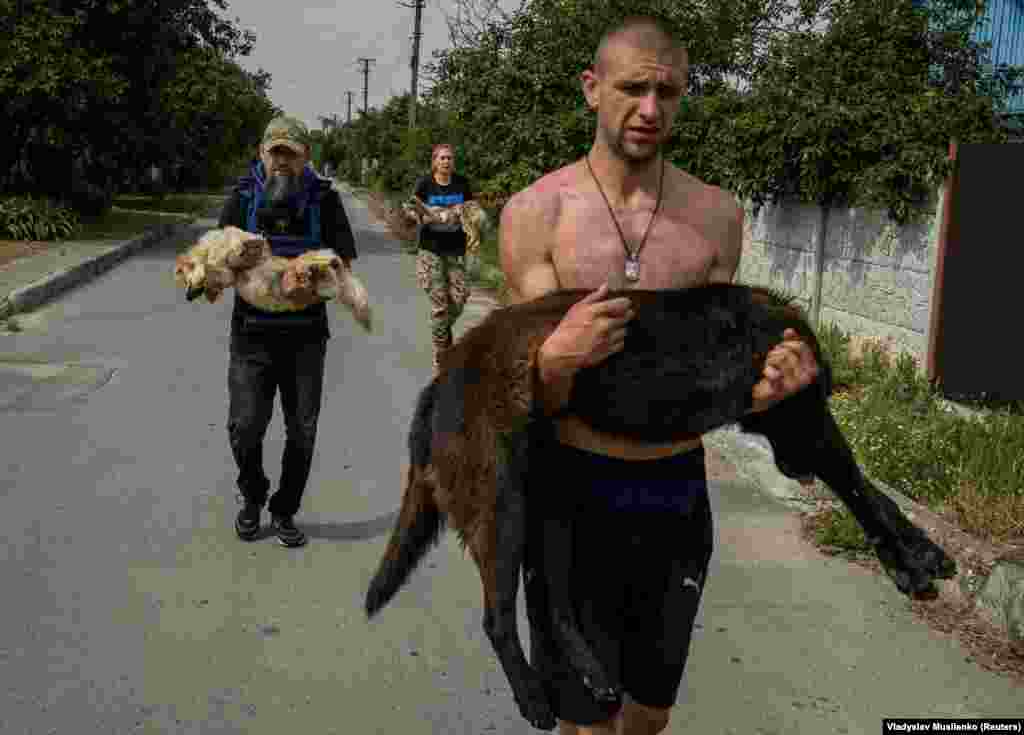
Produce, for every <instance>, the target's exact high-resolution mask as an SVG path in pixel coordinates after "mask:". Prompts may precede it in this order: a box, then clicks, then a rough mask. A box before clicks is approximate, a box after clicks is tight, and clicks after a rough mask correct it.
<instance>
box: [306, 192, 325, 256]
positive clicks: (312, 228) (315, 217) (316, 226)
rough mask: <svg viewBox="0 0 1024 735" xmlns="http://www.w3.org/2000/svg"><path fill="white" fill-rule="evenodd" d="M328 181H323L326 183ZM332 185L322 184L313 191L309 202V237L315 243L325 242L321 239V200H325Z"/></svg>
mask: <svg viewBox="0 0 1024 735" xmlns="http://www.w3.org/2000/svg"><path fill="white" fill-rule="evenodd" d="M324 183H327V182H321V184H324ZM329 188H330V187H329V186H328V187H324V186H323V185H321V186H320V187H318V189H317V191H316V192H314V193H313V196H312V197H311V198H310V202H309V232H308V235H309V239H310V240H312V241H313V242H315V243H320V244H321V245H322V244H323V243H322V242H321V240H320V202H321V201H322V200H323V198H324V195H325V194H326V193H327V190H328V189H329Z"/></svg>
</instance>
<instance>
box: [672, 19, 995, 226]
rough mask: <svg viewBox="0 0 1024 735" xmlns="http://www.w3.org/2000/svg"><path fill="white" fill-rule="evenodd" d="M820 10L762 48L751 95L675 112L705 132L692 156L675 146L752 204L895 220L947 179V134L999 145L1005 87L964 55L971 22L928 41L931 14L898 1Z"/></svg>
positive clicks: (977, 58)
mask: <svg viewBox="0 0 1024 735" xmlns="http://www.w3.org/2000/svg"><path fill="white" fill-rule="evenodd" d="M825 12H826V16H827V20H828V23H827V27H826V28H825V29H824V30H823V31H821V32H813V31H804V32H799V33H789V34H786V35H784V36H780V37H779V38H777V39H776V40H775V41H774V42H773V43H772V44H771V45H770V46H769V50H768V53H767V55H766V58H764V59H763V60H762V62H761V65H760V68H759V70H758V73H757V75H756V77H755V80H754V84H753V86H752V88H751V91H750V93H749V94H747V95H734V96H732V97H731V98H727V97H719V99H717V100H714V101H709V100H701V102H700V104H699V105H698V107H699V108H701V109H700V110H699V111H695V112H694V113H693V114H689V115H684V116H683V119H682V120H681V121H680V128H681V129H684V130H685V129H686V128H687V127H688V126H690V125H694V126H696V127H697V128H698V129H701V127H702V126H703V128H704V129H706V133H707V134H706V136H705V137H704V138H703V139H702V142H701V157H700V158H698V159H696V160H695V157H693V156H691V155H689V154H688V152H687V149H686V146H683V145H680V146H678V147H676V149H675V153H676V155H677V157H678V158H680V159H683V160H687V159H689V160H688V161H687V162H688V163H689V164H690V168H691V170H694V172H695V173H697V175H701V174H704V175H705V176H706V177H707V178H708V179H710V180H713V181H714V182H715V183H720V184H722V185H724V186H726V187H727V188H729V189H731V190H732V191H735V192H736V193H738V194H740V195H741V196H744V197H750V198H751V199H752V200H753V201H754V203H755V204H756V205H760V204H761V203H763V202H764V201H767V200H772V201H776V200H780V199H783V198H786V197H798V198H800V199H802V200H804V201H808V202H815V203H817V204H819V205H821V206H823V207H829V206H834V205H853V204H862V205H868V206H876V207H881V208H883V209H886V210H887V211H888V214H889V215H890V217H892V218H893V219H894V220H896V221H897V222H905V221H907V220H908V219H909V218H910V217H911V215H912V214H913V212H914V211H915V210H916V209H919V207H918V206H917V205H919V204H921V203H923V202H924V201H926V200H927V199H928V197H929V196H930V195H931V193H932V192H933V191H934V189H935V187H936V185H938V184H939V183H940V182H941V181H942V180H943V179H944V178H945V176H946V175H947V174H948V172H949V165H950V164H949V161H948V160H947V151H948V146H949V141H950V139H951V138H957V139H959V140H960V141H962V142H965V143H973V142H1003V141H1005V139H1006V138H1005V133H1004V132H1003V131H1002V130H1001V129H1000V124H999V120H998V118H997V111H998V109H999V106H1000V103H1001V99H1002V97H1005V91H1006V90H1005V85H1004V86H1003V87H1000V82H999V81H998V80H996V81H993V80H992V79H991V78H989V77H988V76H986V74H985V73H984V70H983V68H982V61H983V58H984V49H977V48H976V49H975V50H974V51H972V52H970V53H967V52H965V49H967V48H968V47H969V45H970V43H972V42H970V40H969V32H970V24H962V25H961V26H960V27H959V30H949V29H947V30H946V31H944V35H943V37H942V39H941V44H936V43H934V35H933V34H934V32H935V26H934V14H933V12H932V11H928V10H925V9H916V8H914V7H913V6H911V5H910V4H909V3H907V2H903V1H901V0H870V1H869V0H836V1H835V2H832V3H830V4H829V5H828V6H827V8H826V11H825ZM935 12H938V11H935ZM941 12H946V10H945V9H943V10H942V11H941ZM929 29H931V30H929ZM930 41H931V42H930ZM972 54H973V55H972ZM937 67H938V69H939V72H940V73H937V72H936V68H937ZM950 75H952V76H954V77H955V80H956V81H955V82H951V80H950V79H949V78H948V77H949V76H950ZM1000 95H1002V97H1001V96H1000ZM708 111H713V114H714V117H715V118H716V124H713V125H707V121H708V117H707V112H708ZM722 113H727V114H725V115H723V114H722ZM702 115H703V118H702ZM690 134H691V136H692V130H691V131H690ZM683 137H684V139H685V134H684V136H683ZM691 150H692V148H691Z"/></svg>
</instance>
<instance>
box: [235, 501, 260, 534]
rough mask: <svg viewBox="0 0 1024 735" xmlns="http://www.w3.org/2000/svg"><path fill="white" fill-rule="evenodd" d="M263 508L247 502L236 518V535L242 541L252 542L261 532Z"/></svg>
mask: <svg viewBox="0 0 1024 735" xmlns="http://www.w3.org/2000/svg"><path fill="white" fill-rule="evenodd" d="M262 510H263V506H262V505H259V504H257V503H249V502H246V503H245V504H244V505H243V506H242V509H241V510H240V511H238V515H237V516H236V517H235V533H237V534H238V538H240V539H242V541H252V540H253V539H254V538H256V534H258V533H259V532H260V513H261V512H262Z"/></svg>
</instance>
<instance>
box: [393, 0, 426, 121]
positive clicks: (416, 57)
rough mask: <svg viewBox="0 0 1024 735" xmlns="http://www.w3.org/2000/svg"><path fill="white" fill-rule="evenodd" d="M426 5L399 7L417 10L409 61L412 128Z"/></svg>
mask: <svg viewBox="0 0 1024 735" xmlns="http://www.w3.org/2000/svg"><path fill="white" fill-rule="evenodd" d="M424 4H425V0H413V4H412V5H405V4H404V3H399V5H402V7H405V8H415V10H416V19H415V21H414V22H413V31H412V58H411V59H410V60H409V66H411V67H412V85H411V86H410V89H411V92H412V94H411V99H410V100H409V127H410V128H414V127H416V100H417V96H416V92H417V83H418V81H419V79H418V77H419V71H420V38H421V37H422V36H423V34H422V33H421V32H420V22H421V21H422V19H423V6H424Z"/></svg>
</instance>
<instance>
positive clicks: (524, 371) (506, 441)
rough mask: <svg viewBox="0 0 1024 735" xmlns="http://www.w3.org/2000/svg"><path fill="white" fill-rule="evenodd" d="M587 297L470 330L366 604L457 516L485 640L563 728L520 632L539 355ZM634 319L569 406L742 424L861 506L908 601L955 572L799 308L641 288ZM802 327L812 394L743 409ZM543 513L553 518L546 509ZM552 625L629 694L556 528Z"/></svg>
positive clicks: (596, 673) (519, 688)
mask: <svg viewBox="0 0 1024 735" xmlns="http://www.w3.org/2000/svg"><path fill="white" fill-rule="evenodd" d="M585 294H586V292H585V291H562V292H557V293H553V294H550V295H547V296H544V297H541V298H539V299H537V300H535V301H531V302H527V303H522V304H517V305H515V306H511V307H508V308H504V309H499V310H496V311H494V312H492V313H491V315H490V316H489V317H488V318H487V319H485V320H484V321H483V322H481V323H480V324H479V325H477V326H476V327H474V328H473V329H471V330H470V331H469V332H467V333H466V334H465V335H464V336H463V337H462V338H461V339H460V340H459V341H458V342H457V343H456V344H455V345H454V346H453V348H452V349H450V350H449V351H447V352H446V353H445V354H444V356H443V359H442V365H441V372H440V374H439V375H438V376H437V377H436V378H434V380H433V381H432V382H431V383H430V384H429V385H427V387H426V388H424V389H423V391H422V392H421V393H420V396H419V399H418V402H417V405H416V410H415V414H414V416H413V420H412V426H411V428H410V431H409V440H408V441H409V453H410V468H409V472H408V480H407V485H406V490H405V495H404V497H403V500H402V506H401V510H400V513H399V518H398V521H397V524H396V527H395V529H394V531H393V533H392V536H391V539H390V541H389V543H388V545H387V548H386V550H385V552H384V557H383V559H382V560H381V562H380V566H379V568H378V570H377V572H376V574H375V575H374V577H373V579H372V581H371V582H370V585H369V589H368V591H367V595H366V603H365V606H366V612H367V615H368V616H371V617H372V616H373V615H375V614H376V613H377V612H378V611H379V610H380V609H381V608H382V607H383V606H384V605H386V604H387V602H388V601H389V600H390V599H391V598H392V597H393V596H394V594H395V593H396V592H397V591H398V589H399V588H400V587H401V586H402V585H403V584H404V583H405V581H406V580H407V579H408V577H409V574H410V573H411V572H412V570H413V569H414V568H415V567H416V565H417V564H418V563H419V562H420V560H421V559H422V558H423V556H424V555H425V554H426V552H427V551H428V550H429V549H430V547H431V546H432V545H433V544H434V543H435V542H436V541H437V539H438V537H439V535H440V533H441V530H442V527H443V522H444V521H445V520H446V521H447V522H448V523H449V524H450V525H451V526H452V527H453V528H454V530H455V531H456V532H457V534H458V536H459V539H460V540H461V542H462V544H463V545H464V546H465V547H467V548H468V549H469V551H470V554H471V555H472V557H473V560H474V562H475V563H476V565H477V568H478V569H479V572H480V577H481V581H482V583H483V589H484V610H485V612H484V629H485V631H486V633H487V635H488V638H489V639H490V640H491V643H492V645H493V646H494V649H495V652H496V653H497V656H498V659H499V661H500V663H501V665H502V668H503V669H504V671H505V675H506V676H507V677H508V680H509V683H510V684H511V686H512V691H513V696H514V697H515V700H516V702H517V704H518V706H519V708H520V711H521V713H522V714H523V716H524V717H525V718H526V719H527V720H528V721H529V722H530V723H531V724H532V725H533V726H534V727H538V728H541V729H551V728H553V727H554V726H555V713H554V712H553V711H552V709H551V707H550V704H549V702H548V701H547V698H546V695H545V693H544V689H543V686H542V683H541V682H540V681H539V679H538V676H537V674H536V672H535V671H534V670H533V669H532V668H531V667H530V666H529V664H528V663H527V661H526V657H525V656H524V654H523V648H522V644H521V642H520V639H519V635H518V631H517V628H516V604H515V601H516V595H517V593H518V583H519V579H518V575H519V569H520V566H521V564H522V559H523V547H524V538H525V513H526V507H525V498H526V492H525V480H526V472H527V468H528V463H529V435H530V433H531V428H532V427H533V426H534V425H536V424H539V419H536V418H535V415H534V403H535V389H536V385H535V370H534V368H535V364H536V355H537V350H538V349H539V347H540V345H541V344H542V343H543V341H544V340H545V339H546V338H547V336H548V335H549V334H551V332H552V331H553V330H554V329H555V327H556V326H557V324H558V323H559V321H561V319H562V317H563V316H564V315H565V313H566V312H567V311H568V310H569V308H570V307H571V306H572V305H573V304H575V303H576V302H577V301H579V299H581V298H582V297H583V296H584V295H585ZM616 296H626V297H628V298H629V299H631V300H632V302H633V309H634V311H635V314H636V316H635V317H634V319H633V320H632V321H631V322H630V327H629V331H628V333H627V337H626V345H625V349H624V350H623V351H622V352H620V353H618V354H616V355H613V356H612V357H610V358H608V359H607V360H605V361H604V362H602V363H600V364H599V365H596V366H594V367H591V368H587V369H585V370H583V371H581V372H580V373H578V374H577V376H576V379H575V381H574V385H573V392H572V396H571V398H570V407H571V409H572V410H573V411H574V412H575V413H576V414H577V415H578V416H580V417H581V418H582V419H583V420H585V421H586V422H587V423H589V424H590V425H591V426H593V427H594V428H596V429H599V430H601V431H605V432H611V433H615V434H620V435H626V436H630V437H635V438H638V439H644V440H648V441H668V440H673V439H682V438H694V437H697V436H699V435H701V434H703V433H705V432H707V431H710V430H712V429H714V428H716V427H719V426H723V425H725V424H729V423H733V422H737V421H738V422H739V424H740V426H741V428H742V429H743V430H745V431H750V432H755V433H759V434H763V435H764V436H765V437H767V438H768V440H769V441H770V442H771V445H772V448H773V451H774V454H775V461H776V464H777V466H778V467H779V469H780V470H781V471H782V472H783V473H784V474H786V475H787V476H789V477H794V478H800V477H806V476H809V475H816V476H817V477H819V478H821V479H822V481H824V482H825V483H826V484H828V485H829V487H831V489H832V490H833V491H834V492H835V493H836V494H837V495H838V496H839V497H840V498H841V499H842V500H843V502H844V503H845V504H846V505H847V506H848V507H849V508H850V510H851V511H852V513H853V515H854V516H855V517H856V519H857V520H858V522H859V523H860V524H861V526H862V527H863V528H864V530H865V532H866V534H867V536H868V539H869V540H870V542H871V543H872V545H873V546H874V549H875V551H876V553H877V555H878V557H879V559H880V560H881V562H882V565H883V567H884V568H885V570H886V572H887V573H888V574H889V576H890V577H891V578H892V579H893V581H894V582H895V583H896V585H897V587H898V588H899V589H900V590H901V591H902V592H904V593H905V594H925V593H927V592H928V591H929V590H932V591H933V589H934V588H933V579H935V578H948V577H950V576H952V575H953V574H954V573H955V565H954V563H953V562H952V560H950V559H949V558H948V557H947V556H946V554H945V553H944V552H943V551H942V549H940V548H939V547H938V546H936V545H935V544H934V543H932V542H931V541H930V540H929V539H928V538H927V536H926V535H925V534H924V532H923V531H921V530H920V529H919V528H917V527H916V526H914V525H913V524H912V523H911V522H910V521H909V520H907V518H906V517H905V516H904V515H903V514H902V512H900V510H899V508H898V506H896V504H895V503H893V502H892V500H890V499H889V498H888V497H886V496H885V495H883V494H882V493H881V492H879V491H878V490H877V489H876V488H874V486H873V485H871V483H870V482H869V481H868V480H867V479H866V478H865V477H864V476H863V474H862V473H861V471H860V469H859V467H858V466H857V463H856V461H855V459H854V456H853V453H852V451H851V450H850V447H849V445H848V444H847V442H846V440H845V439H844V438H843V436H842V433H841V432H840V431H839V428H838V426H837V425H836V423H835V420H834V419H833V417H832V414H831V412H830V411H829V409H828V402H827V401H828V395H829V394H830V392H831V371H830V369H829V366H828V365H827V363H826V362H825V359H824V357H823V355H822V353H821V350H820V348H819V346H818V342H817V339H816V338H815V335H814V332H813V330H812V329H811V328H810V326H809V325H808V323H807V321H806V320H805V318H804V316H803V314H802V313H801V312H800V311H799V309H797V308H795V307H793V306H790V305H788V304H786V303H785V302H784V301H782V300H780V299H778V298H777V297H776V296H775V295H774V294H773V293H772V292H770V291H768V290H765V289H757V288H748V287H745V286H737V285H732V284H714V285H709V286H703V287H700V288H694V289H687V290H679V291H639V290H630V291H624V292H618V293H613V294H609V298H614V297H616ZM789 327H791V328H793V329H795V330H796V331H797V333H798V334H799V335H800V337H801V338H802V339H803V340H805V341H806V342H807V343H808V344H809V345H811V347H812V348H813V350H814V353H815V356H816V357H817V360H818V364H819V366H820V367H821V370H820V371H819V375H818V378H817V380H816V381H815V383H813V384H811V385H810V386H808V387H807V388H805V389H803V390H802V391H800V392H799V393H797V394H796V395H793V396H791V397H789V398H787V399H786V400H784V401H781V402H780V403H778V404H776V405H775V406H773V407H772V408H770V409H768V410H766V411H763V412H760V413H756V414H747V411H748V410H749V408H750V405H751V401H752V391H753V387H754V385H755V383H757V382H758V380H760V377H761V375H762V370H763V368H764V361H765V356H766V355H767V353H768V352H769V351H770V350H771V348H772V347H774V346H775V345H776V344H778V343H779V342H780V341H781V340H782V333H783V331H784V330H785V329H786V328H789ZM542 515H543V514H542ZM544 529H545V530H544V541H543V542H544V546H545V549H546V554H547V555H548V556H547V557H546V558H548V559H549V560H550V562H551V563H550V564H548V565H547V566H546V572H545V574H546V575H547V577H548V579H547V580H546V583H547V588H548V590H549V594H550V596H551V598H550V600H549V605H550V609H549V610H546V611H539V612H537V611H531V615H532V614H533V613H536V614H539V615H547V616H549V617H550V619H551V622H552V623H553V624H552V626H551V628H552V630H553V632H554V634H555V635H557V636H560V637H561V640H562V645H563V646H564V647H565V650H566V651H567V652H568V654H569V658H570V660H571V661H572V663H573V665H574V666H575V668H576V669H577V671H578V672H579V674H580V676H581V678H582V680H583V681H584V682H585V684H586V685H587V686H588V688H589V689H590V691H591V692H592V694H593V695H594V696H595V697H597V698H599V699H604V698H611V697H614V696H617V694H618V683H617V682H616V681H615V680H614V679H613V678H612V677H610V676H609V675H608V674H607V672H605V671H603V669H602V667H601V666H600V664H599V663H598V662H597V661H596V659H595V657H594V656H593V654H592V653H591V651H590V649H589V646H588V645H587V644H586V642H585V641H584V640H583V638H582V636H580V635H579V633H578V631H577V627H576V625H575V620H574V617H573V612H572V606H571V604H570V602H569V598H568V593H567V590H568V586H569V579H568V574H569V572H568V570H569V566H568V558H569V549H570V548H571V540H570V539H568V538H566V537H565V534H564V532H563V531H561V526H559V525H557V524H549V523H547V522H545V523H544Z"/></svg>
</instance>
